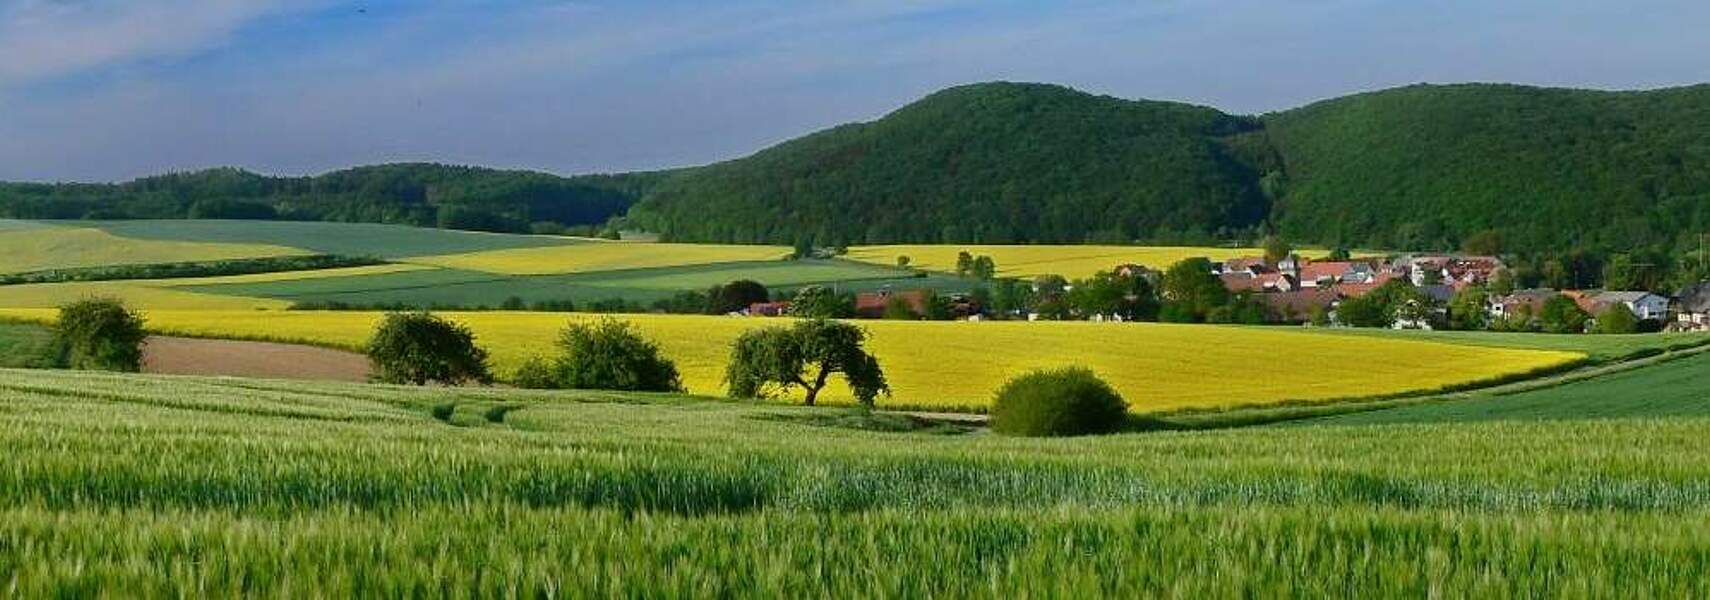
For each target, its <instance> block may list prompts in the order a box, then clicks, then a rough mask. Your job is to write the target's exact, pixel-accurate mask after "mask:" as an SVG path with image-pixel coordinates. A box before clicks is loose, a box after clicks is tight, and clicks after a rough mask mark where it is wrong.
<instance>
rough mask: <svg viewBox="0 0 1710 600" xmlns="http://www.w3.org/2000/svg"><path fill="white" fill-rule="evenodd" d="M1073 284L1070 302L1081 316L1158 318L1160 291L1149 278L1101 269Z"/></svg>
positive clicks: (1135, 318)
mask: <svg viewBox="0 0 1710 600" xmlns="http://www.w3.org/2000/svg"><path fill="white" fill-rule="evenodd" d="M1073 287H1074V289H1073V290H1071V291H1070V292H1069V294H1068V297H1067V302H1068V304H1069V306H1070V307H1071V308H1072V309H1073V310H1074V311H1075V312H1077V313H1080V314H1081V315H1095V314H1103V315H1119V316H1121V317H1122V318H1123V319H1126V320H1130V321H1136V320H1153V319H1156V318H1158V294H1157V291H1156V290H1154V289H1153V288H1152V282H1151V280H1149V279H1147V278H1146V277H1143V276H1142V277H1135V276H1132V275H1122V274H1119V273H1116V272H1114V271H1100V272H1099V273H1097V274H1095V275H1093V276H1092V277H1089V278H1087V279H1082V280H1078V281H1076V282H1075V285H1074V286H1073Z"/></svg>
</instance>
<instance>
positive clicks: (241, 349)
mask: <svg viewBox="0 0 1710 600" xmlns="http://www.w3.org/2000/svg"><path fill="white" fill-rule="evenodd" d="M142 370H143V372H144V373H160V374H166V375H212V376H226V377H257V378H265V379H310V380H322V381H356V382H361V381H368V375H369V368H368V358H367V357H365V356H363V355H361V354H357V353H354V352H346V351H343V350H332V349H328V348H317V347H314V346H302V345H296V344H278V343H272V342H246V341H238V340H211V339H195V338H180V337H165V336H150V337H149V338H148V344H147V345H145V346H143V368H142Z"/></svg>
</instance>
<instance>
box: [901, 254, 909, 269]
mask: <svg viewBox="0 0 1710 600" xmlns="http://www.w3.org/2000/svg"><path fill="white" fill-rule="evenodd" d="M910 262H913V261H912V260H911V259H909V257H908V255H906V254H904V255H899V256H897V266H899V267H902V268H904V269H906V268H908V265H909V263H910Z"/></svg>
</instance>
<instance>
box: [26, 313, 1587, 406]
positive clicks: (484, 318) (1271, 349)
mask: <svg viewBox="0 0 1710 600" xmlns="http://www.w3.org/2000/svg"><path fill="white" fill-rule="evenodd" d="M443 314H444V315H445V316H447V317H449V318H452V319H455V320H457V321H459V322H462V323H464V324H467V325H468V326H469V327H470V328H471V329H473V330H474V331H475V333H476V335H477V338H478V342H479V343H481V344H482V345H483V346H485V347H487V348H488V349H489V350H490V351H491V352H492V354H493V358H494V360H495V362H496V363H497V366H498V369H499V371H500V374H501V376H505V375H508V374H509V373H510V372H512V371H513V370H514V369H515V368H516V367H517V366H519V365H520V364H521V363H522V362H523V361H524V360H526V359H528V358H529V357H532V356H549V355H550V354H551V353H552V352H553V348H552V343H553V340H555V339H556V337H557V331H558V330H559V329H561V328H562V327H563V326H564V325H565V324H566V323H568V322H570V321H571V320H573V319H592V318H596V317H593V316H589V315H563V314H553V313H507V312H475V313H443ZM0 316H10V317H15V318H26V319H36V320H48V319H51V318H52V317H53V311H51V310H44V309H37V310H0ZM146 316H147V319H148V326H149V327H150V328H151V329H152V330H155V331H159V332H162V333H167V334H173V335H188V336H200V337H229V338H241V339H260V340H273V341H290V342H306V343H313V344H319V345H326V346H332V347H339V348H348V349H359V348H361V347H362V345H363V344H364V343H365V342H366V341H367V338H368V335H369V333H370V332H371V331H372V330H373V328H374V326H375V324H377V323H378V322H379V320H380V318H381V314H380V313H372V312H368V313H364V312H278V313H266V314H265V316H262V314H260V313H257V312H255V311H243V310H239V311H196V310H190V311H186V310H149V311H146ZM622 318H624V319H625V320H628V321H630V322H632V323H634V324H636V325H637V326H638V327H639V328H640V329H641V330H642V331H643V332H644V333H645V334H647V335H648V336H649V337H651V338H653V339H655V340H657V341H658V342H659V344H660V345H661V347H662V348H663V350H664V352H665V354H666V356H667V357H669V358H671V359H672V360H674V361H676V362H677V365H678V367H679V369H681V370H682V372H683V377H684V383H685V384H686V385H687V386H688V387H689V390H690V391H691V392H693V393H696V394H705V395H722V394H723V391H724V386H723V374H724V365H725V360H726V359H727V358H728V355H729V352H730V347H731V344H732V342H733V341H734V340H735V339H736V337H737V336H738V335H739V334H740V333H741V332H743V331H745V330H747V329H750V328H754V327H764V326H767V325H777V324H780V322H778V321H772V320H767V319H743V318H731V317H714V316H691V315H627V316H624V317H622ZM862 326H863V327H865V328H867V330H868V331H869V332H870V333H871V334H872V339H871V341H870V343H869V346H870V348H871V350H872V351H873V353H874V354H875V355H876V356H878V357H879V360H880V362H881V364H882V365H883V366H884V368H885V373H886V375H887V376H888V377H889V379H890V383H891V385H892V387H893V388H894V389H895V397H894V398H893V399H890V400H889V401H887V400H884V399H881V401H880V403H881V404H885V405H890V406H910V407H931V408H945V409H958V410H980V409H983V407H985V406H986V404H987V403H988V402H989V401H990V397H991V394H992V393H993V392H994V391H995V390H996V388H997V386H998V385H1000V384H1001V383H1002V382H1003V381H1005V380H1007V379H1008V378H1010V377H1011V376H1013V375H1015V374H1017V373H1020V372H1023V371H1026V370H1029V369H1036V368H1044V367H1059V366H1067V365H1082V366H1086V367H1089V368H1092V369H1093V370H1095V371H1097V372H1098V373H1099V375H1101V376H1102V377H1105V378H1106V379H1108V380H1109V381H1110V382H1111V384H1112V385H1114V386H1115V387H1116V388H1117V390H1118V391H1120V392H1121V393H1122V394H1123V395H1124V396H1125V397H1126V398H1127V399H1128V401H1129V402H1130V403H1131V404H1132V405H1133V406H1134V408H1135V409H1136V410H1142V411H1158V410H1172V409H1183V408H1218V407H1229V406H1235V405H1244V404H1263V403H1274V402H1280V401H1287V400H1330V399H1339V398H1349V397H1361V396H1378V395H1387V394H1398V393H1406V392H1419V391H1429V390H1435V389H1439V388H1442V387H1447V386H1456V385H1465V384H1469V383H1473V382H1478V381H1486V380H1491V379H1497V378H1502V377H1509V376H1514V375H1519V374H1523V373H1527V372H1531V371H1536V370H1541V369H1550V368H1554V367H1558V366H1560V365H1563V364H1566V363H1570V362H1573V361H1577V360H1579V359H1581V358H1582V357H1583V355H1582V354H1578V353H1569V352H1554V351H1532V350H1517V349H1503V348H1488V347H1477V346H1466V345H1452V344H1441V343H1429V342H1414V341H1404V340H1384V339H1373V338H1361V337H1353V336H1335V335H1323V334H1316V333H1309V332H1303V331H1298V330H1286V329H1272V328H1242V327H1212V326H1199V325H1168V324H1157V323H1129V324H1120V325H1118V324H1109V323H1087V322H1051V323H1025V322H984V323H971V322H931V321H873V322H865V323H863V324H862ZM1290 357H1298V358H1299V360H1291V359H1290ZM1258 364H1265V365H1276V368H1274V369H1271V370H1269V371H1267V372H1266V373H1265V375H1264V376H1263V377H1262V378H1259V379H1257V380H1255V379H1254V378H1253V377H1252V375H1251V369H1250V368H1249V367H1250V366H1251V365H1258ZM827 399H828V400H831V401H834V402H835V401H845V402H847V401H849V399H850V395H849V394H848V392H847V390H844V389H841V388H834V389H830V390H827Z"/></svg>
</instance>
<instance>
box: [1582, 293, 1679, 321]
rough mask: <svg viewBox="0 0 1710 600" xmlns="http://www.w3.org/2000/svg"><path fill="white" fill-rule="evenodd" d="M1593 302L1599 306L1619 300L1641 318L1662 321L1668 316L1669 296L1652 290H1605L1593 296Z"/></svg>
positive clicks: (1608, 304)
mask: <svg viewBox="0 0 1710 600" xmlns="http://www.w3.org/2000/svg"><path fill="white" fill-rule="evenodd" d="M1592 302H1594V303H1595V304H1596V305H1597V306H1611V305H1614V304H1615V303H1617V302H1619V303H1621V304H1625V305H1627V309H1628V310H1631V311H1633V315H1635V316H1637V317H1639V318H1640V319H1654V320H1657V321H1661V320H1664V319H1667V318H1668V306H1669V300H1668V297H1666V296H1659V295H1656V294H1652V293H1650V292H1603V293H1601V294H1598V295H1596V296H1593V297H1592Z"/></svg>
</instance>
